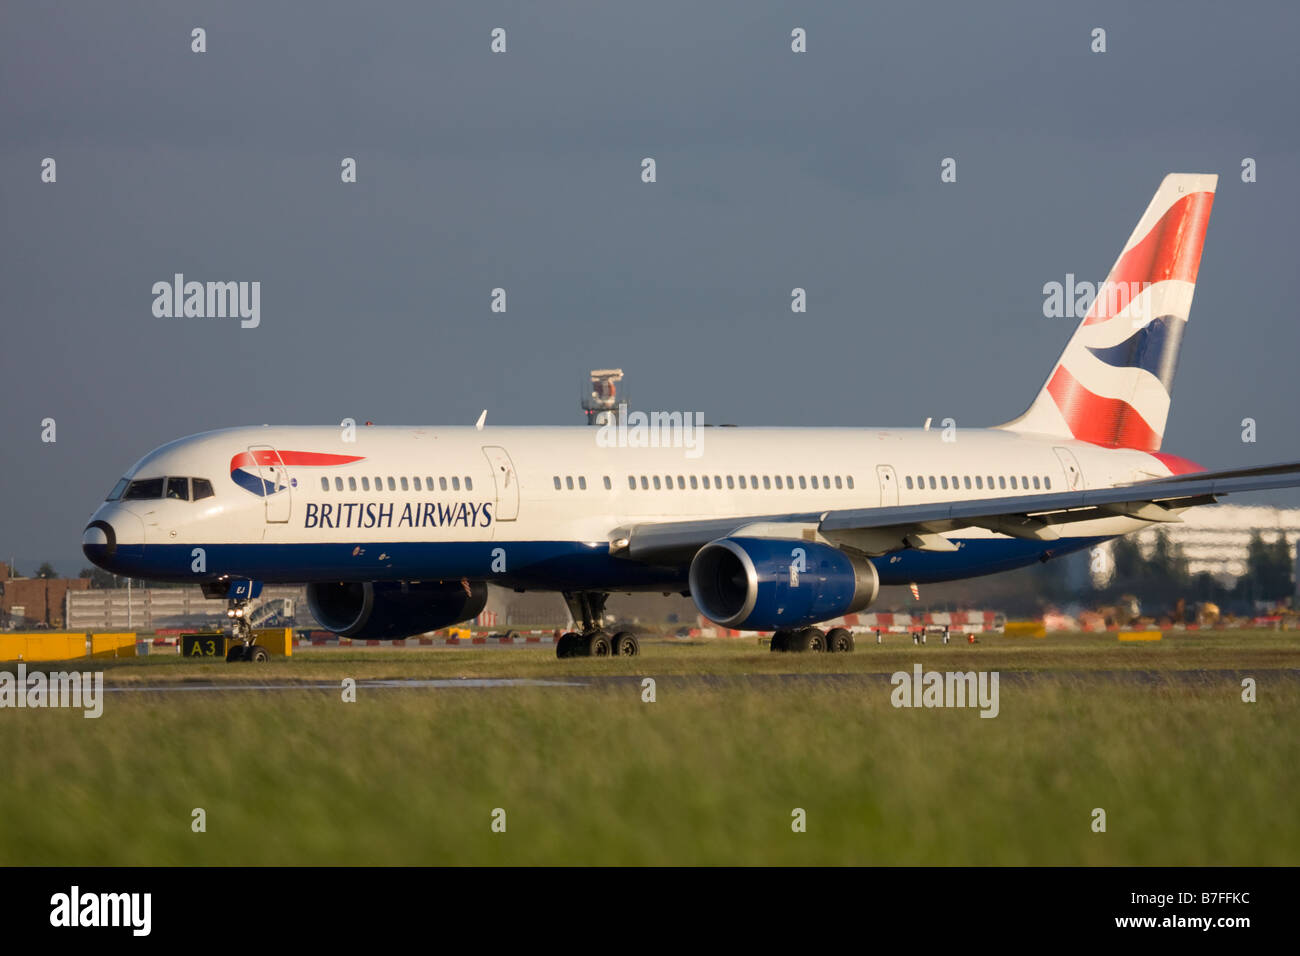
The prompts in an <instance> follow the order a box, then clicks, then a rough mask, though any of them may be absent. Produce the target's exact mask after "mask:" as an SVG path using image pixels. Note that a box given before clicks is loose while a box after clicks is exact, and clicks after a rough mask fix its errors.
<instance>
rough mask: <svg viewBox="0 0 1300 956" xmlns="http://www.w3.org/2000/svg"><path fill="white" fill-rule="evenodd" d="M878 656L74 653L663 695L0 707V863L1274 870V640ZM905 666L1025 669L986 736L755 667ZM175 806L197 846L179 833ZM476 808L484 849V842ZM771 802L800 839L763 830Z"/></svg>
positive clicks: (876, 690) (1283, 840)
mask: <svg viewBox="0 0 1300 956" xmlns="http://www.w3.org/2000/svg"><path fill="white" fill-rule="evenodd" d="M904 641H905V639H902V638H897V637H896V638H894V640H893V643H892V644H886V645H885V646H884V647H876V646H875V645H870V646H861V647H860V649H859V651H858V652H857V653H856V654H852V655H784V654H771V653H769V652H768V651H767V650H766V649H765V648H763V649H760V648H759V647H757V646H756V645H754V644H752V643H746V644H743V645H742V644H739V643H738V642H728V643H725V644H724V643H721V642H719V643H717V644H709V645H707V646H701V645H696V646H690V645H686V646H683V645H679V644H672V643H663V644H655V643H650V644H647V646H646V653H645V654H644V655H643V656H642V657H641V658H639V659H637V660H632V661H625V660H619V661H589V660H566V661H557V660H555V659H554V658H553V656H552V654H551V652H550V651H547V650H526V649H519V650H515V649H507V650H475V651H466V650H447V651H443V650H432V651H431V650H424V651H382V650H375V651H360V650H358V651H345V650H339V651H313V652H304V653H301V654H296V655H295V657H294V658H293V659H291V660H280V661H273V662H271V663H270V664H268V665H262V666H254V665H248V664H239V665H234V664H232V665H226V664H225V663H224V662H222V663H206V664H195V663H192V662H188V661H183V660H180V659H178V658H175V657H150V658H143V659H140V660H138V661H129V660H128V661H120V662H117V661H108V662H102V663H103V664H104V669H105V671H106V675H107V679H108V681H109V683H110V684H114V685H117V684H121V683H124V682H141V681H143V682H150V683H152V682H155V681H167V682H172V681H180V682H185V681H191V680H203V681H207V680H210V679H213V678H214V677H215V678H218V679H220V680H223V681H225V680H228V681H235V682H242V681H247V680H250V679H253V680H258V681H262V680H268V679H270V680H272V681H274V682H276V683H281V682H284V681H287V680H312V681H331V682H332V681H336V680H338V681H341V680H342V678H344V677H354V678H358V679H367V678H385V677H462V676H463V677H473V676H480V677H481V676H531V677H542V676H561V675H567V676H573V677H582V676H584V675H594V674H610V673H618V674H623V675H626V676H629V677H640V676H651V677H656V678H659V677H667V678H669V679H668V680H663V681H661V682H660V684H659V687H658V693H657V700H656V701H655V702H654V703H644V702H643V701H642V699H641V691H640V685H639V683H638V682H637V681H627V682H614V683H598V684H593V685H590V686H586V687H579V688H572V689H569V688H518V687H513V688H493V689H485V690H469V689H451V690H431V689H413V690H380V689H370V688H366V687H364V686H363V687H362V688H361V690H360V691H359V693H358V699H357V701H356V703H344V702H343V701H342V699H341V694H339V693H337V692H335V691H333V690H319V689H303V690H294V691H289V692H283V693H277V694H270V693H259V692H252V691H250V692H244V693H238V694H212V693H138V694H137V693H122V694H111V695H109V698H108V700H107V702H106V704H105V710H104V714H103V716H102V717H101V718H100V719H98V720H85V719H83V718H82V716H81V713H80V711H59V710H43V711H41V710H3V711H0V745H2V746H3V753H4V759H5V763H6V768H5V774H4V780H3V783H0V820H3V821H4V822H3V824H0V865H15V864H125V865H133V864H168V865H169V864H215V865H231V864H250V865H257V864H353V863H374V864H480V863H491V864H537V863H548V864H587V863H591V864H600V863H606V864H701V863H703V864H725V863H741V864H769V863H770V864H850V863H863V864H1075V863H1082V864H1282V865H1295V864H1298V863H1300V817H1297V815H1296V814H1295V813H1294V812H1293V803H1294V795H1295V794H1296V792H1297V790H1298V789H1300V743H1297V739H1296V734H1295V728H1296V727H1297V725H1298V724H1300V680H1297V679H1295V677H1294V675H1290V676H1288V675H1283V674H1277V673H1270V671H1274V670H1275V669H1278V668H1286V669H1292V668H1296V667H1300V638H1297V637H1296V636H1294V635H1288V634H1285V633H1281V634H1279V633H1243V632H1234V633H1230V634H1212V633H1205V632H1201V633H1197V634H1187V635H1178V636H1170V637H1167V638H1166V639H1165V640H1164V641H1162V642H1160V643H1159V644H1143V645H1135V646H1128V645H1119V644H1118V642H1117V641H1116V640H1115V636H1114V635H1113V634H1112V635H1096V636H1085V635H1078V636H1064V637H1056V636H1054V637H1051V638H1048V639H1046V640H1032V639H1009V638H999V637H994V636H990V637H985V638H983V639H982V642H981V643H980V644H977V645H974V646H970V645H966V644H952V645H949V646H947V647H943V646H942V645H937V644H935V643H933V642H932V643H931V644H930V645H929V646H927V647H922V648H914V647H912V645H911V644H910V643H905V642H904ZM913 663H921V664H922V665H924V667H925V668H926V669H934V670H970V669H977V670H999V671H1001V672H1002V673H1003V674H1004V675H1007V673H1008V672H1012V671H1036V672H1044V673H1043V675H1042V676H1038V677H1036V678H1035V679H1034V680H1032V681H1029V682H1024V681H1016V680H1014V679H1004V681H1003V682H1002V685H1001V694H1000V696H1001V701H1000V713H999V716H998V717H997V718H995V719H991V720H990V719H981V718H980V717H979V716H978V712H977V711H975V710H969V709H967V710H957V709H951V710H937V709H934V710H926V709H912V710H908V709H896V708H894V707H893V706H892V705H891V702H890V689H891V688H890V686H889V684H888V683H887V682H886V681H884V680H881V679H879V678H875V679H872V678H868V677H866V676H863V677H862V678H860V679H855V678H852V677H847V678H840V679H836V680H827V681H817V680H810V681H779V680H772V679H770V677H764V676H763V675H768V674H776V673H805V674H808V675H810V676H811V675H815V674H819V673H846V672H847V673H850V674H852V673H860V674H862V675H868V674H873V673H875V674H879V673H888V672H891V671H894V670H910V668H911V666H912V664H913ZM100 664H101V662H95V666H96V667H98V666H100ZM7 666H8V667H9V669H12V667H13V665H7ZM34 666H35V665H34ZM49 669H55V668H54V667H53V666H51V667H50V668H49ZM1126 669H1138V670H1143V671H1158V672H1165V671H1173V670H1186V669H1205V670H1210V671H1213V670H1218V669H1231V670H1233V671H1238V672H1241V673H1242V674H1249V673H1250V672H1251V670H1252V669H1258V670H1259V671H1260V676H1259V687H1258V702H1256V703H1251V704H1247V703H1243V702H1242V700H1241V687H1240V676H1239V675H1237V674H1218V675H1215V674H1211V675H1206V676H1205V677H1204V678H1203V679H1198V680H1196V681H1163V682H1162V681H1156V682H1141V681H1132V680H1108V679H1102V678H1098V677H1089V675H1087V674H1085V673H1081V672H1086V671H1096V670H1126ZM675 674H677V675H689V674H719V675H727V677H726V679H724V680H720V681H717V682H709V683H704V682H699V681H686V682H683V681H680V680H678V681H674V680H672V679H671V677H670V675H675ZM747 675H754V676H753V678H752V679H751V678H750V677H748V676H747ZM196 807H201V808H203V809H204V810H205V811H206V817H207V831H206V832H205V833H194V832H192V830H191V811H192V810H193V809H194V808H196ZM496 808H501V809H503V810H504V811H505V815H506V832H504V833H494V832H492V829H491V823H492V813H493V810H494V809H496ZM795 808H802V809H803V810H804V811H806V816H807V830H806V832H803V833H795V832H792V829H791V821H792V811H794V810H795ZM1094 808H1102V809H1104V810H1105V811H1106V818H1107V819H1106V832H1105V833H1095V832H1093V830H1092V826H1091V825H1092V821H1093V816H1092V813H1093V810H1094Z"/></svg>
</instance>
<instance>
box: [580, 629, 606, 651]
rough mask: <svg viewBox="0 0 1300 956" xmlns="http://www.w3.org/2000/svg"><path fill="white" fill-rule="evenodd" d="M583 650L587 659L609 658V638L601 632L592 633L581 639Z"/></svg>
mask: <svg viewBox="0 0 1300 956" xmlns="http://www.w3.org/2000/svg"><path fill="white" fill-rule="evenodd" d="M582 643H583V648H584V650H586V652H587V656H588V657H609V655H610V646H609V637H608V636H606V634H605V633H604V632H603V631H594V632H593V633H591V634H587V635H584V636H583V638H582Z"/></svg>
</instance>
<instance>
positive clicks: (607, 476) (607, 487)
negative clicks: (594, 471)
mask: <svg viewBox="0 0 1300 956" xmlns="http://www.w3.org/2000/svg"><path fill="white" fill-rule="evenodd" d="M613 487H614V484H613V482H611V481H610V480H609V475H606V476H605V490H606V491H609V490H610V489H612V488H613Z"/></svg>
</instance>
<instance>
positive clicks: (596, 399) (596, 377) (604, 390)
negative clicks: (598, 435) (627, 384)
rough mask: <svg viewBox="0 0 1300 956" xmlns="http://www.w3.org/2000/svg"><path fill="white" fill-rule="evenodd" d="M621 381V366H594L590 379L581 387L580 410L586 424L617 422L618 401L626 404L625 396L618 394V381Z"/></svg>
mask: <svg viewBox="0 0 1300 956" xmlns="http://www.w3.org/2000/svg"><path fill="white" fill-rule="evenodd" d="M621 381H623V370H622V369H621V368H594V369H592V370H591V376H590V381H589V382H588V384H587V385H586V386H585V387H584V389H583V394H582V411H583V414H584V415H586V416H587V424H588V425H604V424H606V423H607V422H608V423H614V424H617V422H618V406H619V403H623V404H627V397H626V396H624V395H620V394H619V390H618V383H619V382H621Z"/></svg>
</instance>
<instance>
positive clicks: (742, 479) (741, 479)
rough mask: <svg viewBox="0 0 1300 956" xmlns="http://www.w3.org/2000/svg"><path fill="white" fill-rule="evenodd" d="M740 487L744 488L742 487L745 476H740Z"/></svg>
mask: <svg viewBox="0 0 1300 956" xmlns="http://www.w3.org/2000/svg"><path fill="white" fill-rule="evenodd" d="M740 487H741V488H744V487H745V476H744V475H741V476H740Z"/></svg>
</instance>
